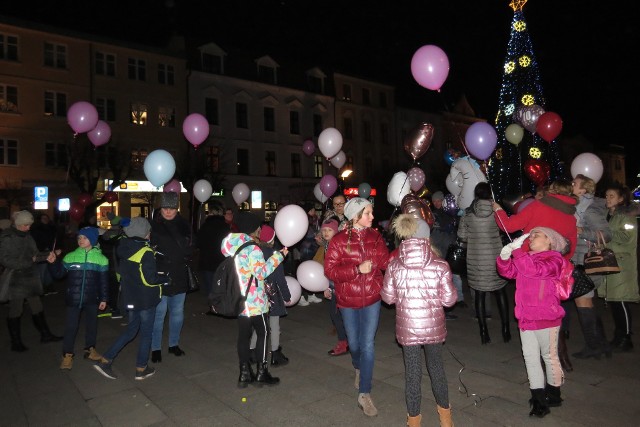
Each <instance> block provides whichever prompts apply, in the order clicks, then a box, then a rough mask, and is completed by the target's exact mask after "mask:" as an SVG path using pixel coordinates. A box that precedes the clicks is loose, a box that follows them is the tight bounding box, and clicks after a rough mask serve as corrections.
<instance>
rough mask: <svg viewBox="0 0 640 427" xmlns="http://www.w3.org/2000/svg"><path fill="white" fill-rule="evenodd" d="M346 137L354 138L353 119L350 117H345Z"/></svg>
mask: <svg viewBox="0 0 640 427" xmlns="http://www.w3.org/2000/svg"><path fill="white" fill-rule="evenodd" d="M344 137H345V138H347V139H353V121H352V120H351V119H350V118H349V117H345V118H344Z"/></svg>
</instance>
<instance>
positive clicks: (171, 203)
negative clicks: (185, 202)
mask: <svg viewBox="0 0 640 427" xmlns="http://www.w3.org/2000/svg"><path fill="white" fill-rule="evenodd" d="M179 205H180V199H179V197H178V193H176V192H175V191H168V192H166V193H160V207H161V208H171V209H178V206H179Z"/></svg>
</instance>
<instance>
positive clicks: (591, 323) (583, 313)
mask: <svg viewBox="0 0 640 427" xmlns="http://www.w3.org/2000/svg"><path fill="white" fill-rule="evenodd" d="M577 309H578V319H579V320H580V326H581V327H582V333H583V334H584V341H585V346H584V348H583V349H582V350H580V351H579V352H577V353H573V354H572V356H573V357H575V358H576V359H588V358H590V357H593V358H594V359H597V360H600V355H601V354H602V353H603V350H602V348H601V342H600V338H599V337H598V332H597V325H596V312H595V310H594V309H593V307H577Z"/></svg>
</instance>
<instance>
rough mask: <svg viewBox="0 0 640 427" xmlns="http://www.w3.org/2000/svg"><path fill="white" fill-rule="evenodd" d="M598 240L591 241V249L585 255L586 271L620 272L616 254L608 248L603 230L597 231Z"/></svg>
mask: <svg viewBox="0 0 640 427" xmlns="http://www.w3.org/2000/svg"><path fill="white" fill-rule="evenodd" d="M596 235H597V236H598V241H597V242H596V243H593V244H592V243H589V251H588V252H587V253H586V254H585V255H584V271H585V272H586V273H587V274H614V273H620V266H618V260H617V259H616V254H615V253H614V252H613V251H612V250H611V249H609V248H607V246H606V244H605V242H604V236H603V235H602V231H598V232H597V233H596Z"/></svg>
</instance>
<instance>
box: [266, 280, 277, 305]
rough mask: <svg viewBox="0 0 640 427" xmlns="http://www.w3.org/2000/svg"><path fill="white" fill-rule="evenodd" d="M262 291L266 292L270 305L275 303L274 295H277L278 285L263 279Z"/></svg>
mask: <svg viewBox="0 0 640 427" xmlns="http://www.w3.org/2000/svg"><path fill="white" fill-rule="evenodd" d="M264 292H265V293H266V294H267V298H269V303H270V304H271V305H273V304H275V303H276V296H277V295H278V285H276V284H275V283H271V282H269V281H267V280H265V281H264Z"/></svg>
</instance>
